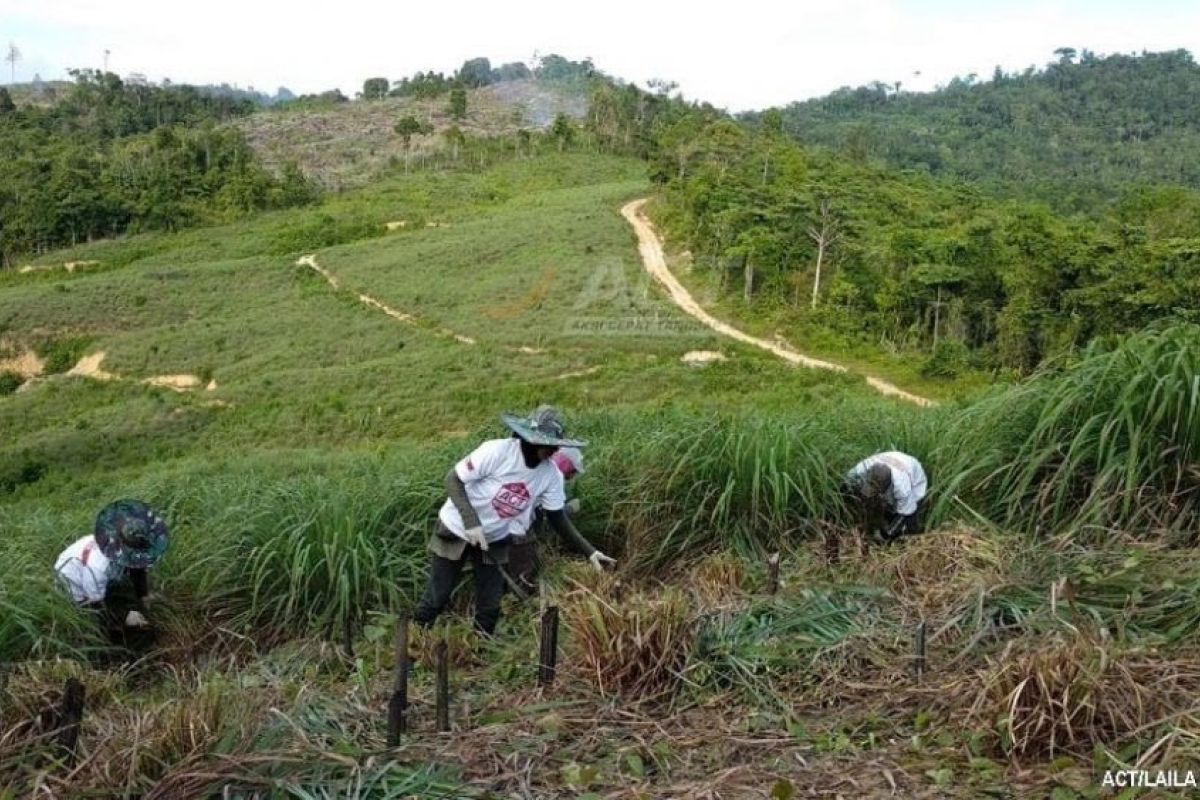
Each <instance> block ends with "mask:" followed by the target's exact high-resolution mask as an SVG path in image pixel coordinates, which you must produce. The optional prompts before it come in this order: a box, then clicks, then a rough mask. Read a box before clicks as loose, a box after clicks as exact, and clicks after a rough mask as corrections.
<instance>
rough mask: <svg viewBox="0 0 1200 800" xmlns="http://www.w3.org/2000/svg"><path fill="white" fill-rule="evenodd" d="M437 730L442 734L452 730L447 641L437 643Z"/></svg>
mask: <svg viewBox="0 0 1200 800" xmlns="http://www.w3.org/2000/svg"><path fill="white" fill-rule="evenodd" d="M436 653H437V729H438V732H440V733H445V732H446V731H448V730H450V665H449V663H448V656H447V654H446V640H445V639H443V640H442V641H440V642H438V643H437V650H436Z"/></svg>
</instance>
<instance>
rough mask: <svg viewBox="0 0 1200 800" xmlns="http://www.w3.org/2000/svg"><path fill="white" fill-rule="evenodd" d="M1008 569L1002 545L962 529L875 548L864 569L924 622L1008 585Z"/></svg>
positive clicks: (992, 539)
mask: <svg viewBox="0 0 1200 800" xmlns="http://www.w3.org/2000/svg"><path fill="white" fill-rule="evenodd" d="M1007 567H1008V564H1007V561H1006V558H1005V554H1004V553H1003V551H1002V545H1001V543H1000V542H998V541H997V540H996V539H994V538H991V537H989V536H988V535H987V534H985V533H981V532H980V531H977V530H972V529H971V528H967V527H962V526H960V527H955V528H949V529H944V530H938V531H933V532H930V533H925V534H922V535H920V536H912V537H907V538H904V539H901V540H900V541H898V542H896V543H895V544H892V545H889V546H886V547H878V548H874V549H872V550H871V552H870V555H869V556H868V557H867V558H866V559H865V560H864V563H863V569H864V572H865V573H866V576H867V577H868V578H869V579H870V582H871V583H874V584H877V585H880V586H883V587H885V588H887V589H888V590H889V591H891V593H892V594H893V595H895V596H896V597H897V598H899V599H900V600H901V601H903V602H904V603H906V604H909V605H911V606H912V607H913V609H914V610H915V611H917V612H918V613H919V615H920V616H922V617H926V616H935V615H937V614H939V613H941V612H943V611H945V610H947V609H948V608H950V607H952V606H954V605H955V604H957V603H959V602H960V601H962V600H963V598H966V597H970V596H972V595H974V594H976V593H977V592H978V591H979V590H981V589H986V588H989V587H994V586H997V585H1000V584H1002V583H1004V581H1005V576H1006V573H1007Z"/></svg>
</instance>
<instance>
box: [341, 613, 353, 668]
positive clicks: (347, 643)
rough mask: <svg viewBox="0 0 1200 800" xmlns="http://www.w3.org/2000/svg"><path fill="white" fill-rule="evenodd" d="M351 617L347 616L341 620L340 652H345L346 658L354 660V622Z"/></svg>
mask: <svg viewBox="0 0 1200 800" xmlns="http://www.w3.org/2000/svg"><path fill="white" fill-rule="evenodd" d="M352 616H353V615H351V614H347V615H346V616H345V618H344V619H343V620H342V650H344V651H346V658H348V659H350V660H351V661H353V660H354V621H353V618H352Z"/></svg>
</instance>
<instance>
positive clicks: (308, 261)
mask: <svg viewBox="0 0 1200 800" xmlns="http://www.w3.org/2000/svg"><path fill="white" fill-rule="evenodd" d="M296 266H298V267H309V268H310V269H312V270H313V271H314V272H316V273H317V274H318V275H320V276H321V277H322V278H324V279H325V282H326V283H328V284H329V285H330V286H331V287H332V288H333V289H334V290H340V289H341V288H342V286H341V283H340V282H339V281H338V279H337V276H335V275H334V274H333V273H332V272H330V271H329V270H327V269H325V268H324V267H322V266H321V265H320V264H318V263H317V256H316V255H315V254H313V253H310V254H308V255H306V256H300V258H298V259H296ZM356 295H357V297H358V302H360V303H362V304H363V305H364V306H367V307H368V308H373V309H375V310H376V311H382V312H383V313H384V314H387V315H388V316H389V317H391V318H392V319H394V320H396V321H397V322H403V323H404V324H406V325H413V326H417V325H418V320H417V318H416V317H414V316H413V315H412V314H407V313H405V312H403V311H398V310H397V309H394V308H392V307H391V306H389V305H388V304H387V303H384V302H382V301H381V300H378V299H376V298H374V297H372V296H371V295H369V294H365V293H362V292H358V293H356ZM435 330H436V331H437V332H438V333H440V334H442V335H443V336H449V337H450V338H452V339H454V340H455V341H457V342H461V343H462V344H476V341H475V340H474V339H472V338H471V337H470V336H464V335H462V334H461V333H455V332H454V331H452V330H450V329H449V328H436V329H435Z"/></svg>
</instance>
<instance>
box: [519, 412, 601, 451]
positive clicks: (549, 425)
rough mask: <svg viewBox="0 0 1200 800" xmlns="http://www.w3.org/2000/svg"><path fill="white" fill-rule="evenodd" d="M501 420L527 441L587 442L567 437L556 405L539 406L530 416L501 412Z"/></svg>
mask: <svg viewBox="0 0 1200 800" xmlns="http://www.w3.org/2000/svg"><path fill="white" fill-rule="evenodd" d="M500 421H501V422H503V423H504V425H505V427H507V428H508V429H509V430H510V431H512V432H513V433H515V434H516V435H517V436H520V437H521V438H522V439H524V440H525V441H527V442H529V443H530V444H534V445H542V446H545V447H584V446H586V445H587V442H581V441H579V440H577V439H568V438H566V424H565V423H564V422H563V418H562V414H561V413H559V410H558V409H557V408H555V407H554V406H538V407H537V408H536V409H535V410H534V412H533V413H532V414H530V415H529V416H528V417H522V416H519V415H517V414H501V415H500Z"/></svg>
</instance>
